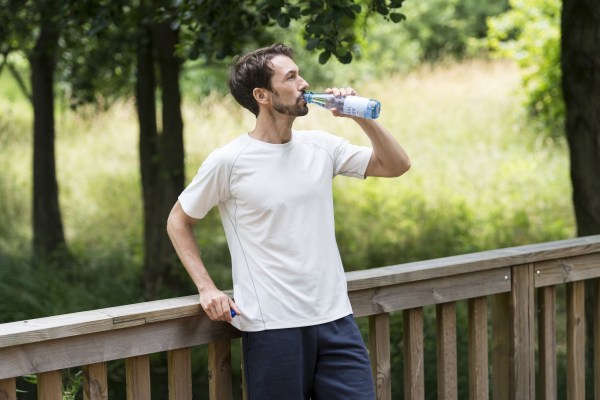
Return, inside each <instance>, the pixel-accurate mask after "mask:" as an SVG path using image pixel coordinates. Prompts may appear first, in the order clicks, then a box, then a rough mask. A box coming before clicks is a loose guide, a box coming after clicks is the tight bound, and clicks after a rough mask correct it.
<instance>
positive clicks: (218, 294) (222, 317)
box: [167, 201, 240, 322]
mask: <svg viewBox="0 0 600 400" xmlns="http://www.w3.org/2000/svg"><path fill="white" fill-rule="evenodd" d="M196 222H198V220H197V219H195V218H192V217H190V216H189V215H187V214H186V213H185V211H183V208H182V207H181V204H180V203H179V201H178V202H177V203H175V206H174V207H173V209H172V210H171V213H170V214H169V218H168V220H167V232H168V234H169V237H170V238H171V242H172V243H173V247H175V251H176V252H177V255H178V256H179V259H180V260H181V262H182V263H183V266H184V267H185V269H186V270H187V272H188V274H189V275H190V277H191V278H192V281H193V282H194V284H195V285H196V288H197V289H198V293H199V294H200V305H201V306H202V309H204V311H205V312H206V315H208V317H209V318H210V319H212V320H214V321H227V322H231V311H230V309H231V308H233V310H234V311H235V312H236V314H240V311H239V310H238V308H237V305H236V304H235V303H234V302H233V300H231V299H230V298H229V296H227V295H226V294H225V293H223V292H222V291H220V290H219V289H217V287H216V286H215V284H214V282H213V280H212V279H211V277H210V275H209V274H208V271H206V268H205V267H204V263H203V262H202V259H201V257H200V250H199V249H198V245H197V244H196V238H195V236H194V231H193V226H194V224H195V223H196Z"/></svg>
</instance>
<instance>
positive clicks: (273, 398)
mask: <svg viewBox="0 0 600 400" xmlns="http://www.w3.org/2000/svg"><path fill="white" fill-rule="evenodd" d="M292 56H293V52H292V49H290V48H289V47H287V46H285V45H282V44H275V45H272V46H270V47H266V48H262V49H258V50H255V51H253V52H251V53H249V54H247V55H245V56H243V57H240V58H237V59H236V60H235V64H234V65H233V67H232V69H231V72H230V77H229V87H230V90H231V93H232V94H233V96H234V97H235V99H236V100H237V101H238V103H240V104H241V105H242V106H243V107H245V108H247V109H248V110H250V111H251V112H252V113H254V114H255V115H256V125H255V126H254V129H253V130H252V131H250V132H249V133H247V134H244V135H242V136H240V137H238V138H237V139H235V140H233V141H232V142H230V143H228V144H227V145H225V146H224V147H222V148H220V149H217V150H215V151H213V152H212V153H211V154H210V155H209V156H208V157H207V159H206V160H205V161H204V163H203V164H202V166H201V167H200V169H199V171H198V174H197V175H196V177H195V178H194V180H193V181H192V183H191V184H190V185H189V186H188V187H187V188H186V189H185V190H184V192H183V193H182V194H181V196H180V197H179V201H178V202H177V203H176V204H175V206H174V207H173V210H172V211H171V215H170V216H169V220H168V223H167V229H168V232H169V236H170V238H171V240H172V242H173V245H174V247H175V249H176V251H177V254H178V255H179V257H180V259H181V261H182V263H183V265H184V266H185V268H186V270H187V271H188V273H189V275H190V276H191V278H192V280H193V281H194V283H195V284H196V286H197V288H198V292H199V294H200V304H201V306H202V308H203V309H204V311H205V312H206V314H207V315H208V317H209V318H210V319H212V320H215V321H227V322H229V323H232V324H233V325H234V326H236V327H237V328H238V329H240V330H242V347H243V356H244V364H245V368H244V371H245V374H246V384H247V390H248V398H249V399H252V400H256V399H260V400H278V399H281V400H294V399H312V400H319V399H326V400H333V399H343V400H351V399H356V400H368V399H374V387H373V380H372V376H371V367H370V363H369V358H368V355H367V351H366V348H365V345H364V342H363V341H362V337H361V335H360V332H359V330H358V328H357V326H356V324H355V322H354V319H353V318H352V309H351V306H350V302H349V300H348V295H347V288H346V280H345V275H344V270H343V266H342V262H341V259H340V255H339V251H338V248H337V244H336V241H335V230H334V220H333V194H332V179H333V178H334V177H335V176H336V175H340V174H341V175H347V176H354V177H358V178H365V177H367V176H380V177H395V176H399V175H402V174H403V173H404V172H406V171H407V170H408V169H409V167H410V162H409V159H408V156H407V155H406V153H405V152H404V150H403V149H402V147H401V146H400V145H399V144H398V143H397V141H396V140H395V139H394V138H393V136H392V135H391V134H390V133H389V132H388V131H387V130H386V129H385V128H383V127H382V126H381V125H380V124H379V123H378V122H376V121H373V120H366V119H361V118H356V117H347V118H351V119H353V120H354V121H355V122H356V123H357V124H358V125H359V126H360V127H361V128H362V130H363V131H364V132H365V134H366V135H367V136H368V137H369V139H370V141H371V144H372V148H370V147H361V146H355V145H352V144H350V143H348V141H347V140H345V139H342V138H339V137H336V136H333V135H330V134H327V133H325V132H321V131H294V130H292V125H293V123H294V120H295V119H296V117H299V116H303V115H306V114H307V113H308V107H307V105H306V102H305V101H304V99H303V97H302V95H303V93H304V91H305V90H306V89H308V86H309V85H308V83H307V82H306V81H305V80H304V79H303V78H302V77H301V76H300V71H299V69H298V66H297V65H296V64H295V62H294V60H293V58H292ZM327 92H329V93H332V94H334V95H336V96H347V95H355V94H356V92H355V91H354V89H352V88H346V89H337V88H332V89H327ZM332 113H333V114H334V115H335V116H342V115H341V114H339V113H337V112H336V111H333V110H332ZM214 206H218V207H219V212H220V215H221V220H222V222H223V226H224V229H225V234H226V236H227V243H228V246H229V249H230V252H231V258H232V274H233V289H234V298H235V301H234V300H233V299H231V298H229V297H228V296H227V295H225V294H224V293H223V292H222V291H221V290H220V289H218V288H217V287H216V286H215V284H214V283H213V281H212V280H211V278H210V276H209V274H208V273H207V271H206V269H205V267H204V264H203V263H202V260H201V257H200V252H199V249H198V247H197V244H196V241H195V238H194V234H193V231H192V226H193V225H194V224H195V223H196V222H197V221H198V220H200V219H202V218H203V217H204V216H205V215H206V213H207V212H208V211H209V210H210V209H211V208H212V207H214ZM231 310H233V311H234V312H235V314H237V315H236V316H235V317H232V314H231Z"/></svg>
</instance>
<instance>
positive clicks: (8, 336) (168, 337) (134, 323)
mask: <svg viewBox="0 0 600 400" xmlns="http://www.w3.org/2000/svg"><path fill="white" fill-rule="evenodd" d="M346 276H347V280H348V292H349V296H350V300H351V302H352V306H353V310H354V315H355V317H357V318H358V317H367V316H368V317H370V326H371V331H370V334H369V336H370V345H369V346H370V348H371V355H372V357H373V359H374V362H373V369H374V376H375V377H376V379H377V385H378V398H379V399H388V398H390V397H391V391H390V389H389V388H390V385H391V382H392V381H393V380H394V379H393V378H392V376H391V375H390V374H391V372H390V360H389V352H390V343H389V321H390V319H389V317H387V316H388V313H390V312H394V311H402V312H403V313H404V320H405V324H406V325H407V326H408V327H409V328H410V329H408V330H406V327H405V343H406V344H407V345H408V346H411V348H409V349H405V358H406V357H408V358H406V360H405V368H408V372H407V371H405V381H406V380H409V381H408V382H405V385H404V387H405V388H407V387H409V388H410V390H414V391H413V392H410V393H405V394H410V396H411V398H421V397H422V396H423V393H424V388H420V387H421V386H422V378H423V371H422V369H420V368H422V365H421V366H418V362H419V359H418V358H419V357H422V333H421V334H419V331H420V330H421V331H422V329H423V326H422V322H419V315H422V311H420V310H421V309H422V307H424V306H428V305H439V307H438V309H437V315H438V317H437V318H438V320H439V322H438V331H441V332H438V335H439V336H438V346H445V347H446V348H448V347H450V350H451V348H452V346H455V343H456V338H452V336H451V335H452V329H453V327H454V331H456V329H455V325H456V321H455V320H453V319H452V317H451V315H452V313H454V312H455V311H454V310H455V307H454V303H455V302H456V301H461V300H466V301H468V302H469V324H470V327H469V332H470V333H469V339H470V340H472V341H473V343H474V344H476V345H477V346H478V347H476V350H475V352H474V353H473V354H472V355H471V354H470V355H469V361H470V366H471V365H472V371H471V367H470V371H471V372H470V374H472V376H471V378H470V382H471V383H472V384H473V385H474V386H473V387H472V388H471V389H470V390H471V396H472V397H473V396H475V397H477V398H480V396H481V395H482V394H483V393H487V392H488V383H487V371H488V365H487V364H488V359H487V346H488V344H487V329H488V328H487V311H486V309H487V306H486V303H487V301H486V299H487V298H489V296H492V297H491V298H493V299H498V301H494V302H493V303H492V309H491V310H492V312H491V313H492V315H493V317H492V318H493V322H492V330H493V331H492V336H495V337H499V338H501V339H497V342H494V344H493V346H498V349H500V350H504V351H508V353H507V354H510V356H511V357H512V359H513V360H514V365H508V364H507V363H509V361H507V360H504V359H503V356H498V354H500V353H501V351H500V350H498V349H496V348H495V347H494V348H492V360H491V363H492V364H493V365H497V367H496V368H495V369H494V371H500V372H498V373H497V374H495V376H494V377H493V380H494V379H496V381H492V384H491V388H492V392H496V391H499V390H501V389H499V388H504V389H506V388H508V387H510V396H508V397H507V398H512V397H514V396H513V395H514V394H515V393H521V394H523V393H526V394H527V395H526V397H524V398H529V397H527V396H531V395H532V394H535V382H534V381H535V379H534V377H535V375H534V372H533V371H534V368H535V363H534V360H533V357H534V348H535V345H534V340H535V337H534V332H535V329H534V327H535V318H536V315H535V308H534V294H535V293H534V291H535V290H538V289H539V290H542V292H540V293H541V294H542V295H543V296H540V299H541V300H540V302H543V303H541V304H543V305H544V313H543V314H541V315H540V326H543V327H544V331H543V332H541V333H540V346H541V345H543V346H545V347H542V348H541V349H542V350H544V352H541V350H540V352H541V354H542V356H540V359H541V360H542V361H543V362H544V364H543V365H542V367H543V368H542V369H541V370H542V371H546V372H544V375H543V377H542V378H543V379H544V381H543V384H544V385H545V386H544V387H543V388H541V389H540V392H543V393H547V391H552V390H554V392H555V391H556V385H555V384H554V386H553V382H552V380H553V379H554V380H555V378H553V376H552V374H555V370H556V362H555V358H554V359H553V358H552V357H553V356H552V351H554V352H555V349H554V350H553V349H551V347H550V346H552V343H553V336H552V335H551V334H550V333H549V332H546V331H548V330H551V329H552V328H551V327H552V324H553V323H555V322H554V319H553V316H552V313H553V312H555V307H554V306H553V302H552V301H553V300H552V299H553V297H552V296H553V295H552V293H553V292H552V290H553V288H554V287H555V286H556V285H560V284H564V283H567V284H568V285H570V286H569V296H568V299H569V301H570V303H569V304H570V308H569V309H568V312H569V314H568V315H567V318H568V319H569V321H571V322H570V324H571V325H572V326H570V328H569V329H571V332H572V335H571V336H569V337H570V338H571V339H570V340H571V344H570V346H571V348H573V349H575V351H577V352H578V353H576V354H579V352H580V351H581V349H582V347H581V341H582V339H581V338H582V337H583V336H582V335H583V334H582V332H583V330H581V329H582V328H581V327H580V326H579V325H580V322H581V319H580V314H582V311H581V307H582V305H581V304H580V303H581V301H582V296H583V291H584V289H583V285H580V284H579V283H582V282H583V281H584V280H589V279H595V278H598V277H600V235H597V236H589V237H583V238H577V239H569V240H562V241H556V242H548V243H540V244H533V245H526V246H519V247H512V248H506V249H498V250H491V251H484V252H478V253H472V254H466V255H460V256H453V257H446V258H440V259H435V260H427V261H419V262H413V263H407V264H401V265H393V266H388V267H382V268H377V269H370V270H362V271H355V272H349V273H347V274H346ZM571 284H572V285H571ZM553 307H554V308H553ZM599 308H600V306H599ZM542 317H543V318H542ZM421 318H422V317H421ZM599 318H600V317H599ZM597 322H598V321H594V323H597ZM578 324H579V325H578ZM506 326H510V327H512V328H510V329H507V328H506ZM386 329H387V330H386ZM511 329H512V331H511ZM407 331H408V332H407ZM239 335H240V334H239V332H238V331H237V330H235V329H234V328H232V327H231V326H230V325H228V324H225V323H218V322H213V321H210V320H209V319H208V318H207V317H206V316H205V315H204V313H203V312H202V310H201V308H200V306H199V305H198V296H197V295H194V296H186V297H180V298H174V299H167V300H159V301H153V302H146V303H139V304H132V305H125V306H119V307H111V308H105V309H99V310H93V311H84V312H79V313H73V314H65V315H59V316H53V317H46V318H39V319H32V320H26V321H17V322H11V323H6V324H0V399H2V400H4V399H5V398H6V399H13V398H14V397H10V396H9V397H3V393H10V392H11V391H12V390H13V387H14V378H15V377H18V376H22V375H26V374H41V375H40V377H41V380H40V382H41V383H42V382H43V383H44V385H45V386H44V387H47V388H49V389H44V390H48V393H54V392H55V391H56V385H57V375H56V374H55V373H54V372H55V371H60V370H62V369H65V368H70V367H77V366H86V369H85V370H86V371H92V372H90V374H95V375H93V376H94V377H96V376H99V379H100V381H101V382H103V381H102V379H104V380H105V377H104V378H102V374H103V372H102V371H104V374H105V373H106V372H105V371H106V368H105V365H104V363H106V362H108V361H112V360H117V359H127V360H128V363H127V365H128V366H129V367H128V368H130V369H128V377H129V376H131V379H132V380H134V379H135V382H137V384H138V385H139V384H142V386H143V385H146V384H147V382H146V381H144V377H145V374H146V372H145V368H146V359H145V358H144V357H145V356H147V355H149V354H152V353H157V352H170V353H169V355H170V357H169V360H170V362H171V361H172V363H173V368H178V369H180V370H184V371H187V370H186V368H185V364H186V362H188V361H186V360H188V359H189V354H187V353H186V352H185V351H186V350H185V349H189V348H190V347H193V346H199V345H208V344H210V354H211V356H212V361H211V362H214V363H215V364H214V365H213V366H212V368H213V369H214V373H213V374H212V375H214V376H211V379H212V380H213V381H214V382H218V384H217V383H215V384H214V385H213V387H212V389H211V396H212V397H211V398H214V399H229V398H230V397H231V394H230V393H231V388H229V394H227V391H226V390H224V389H218V388H219V387H221V388H222V387H223V385H224V382H227V381H228V380H227V379H228V378H227V375H228V374H230V372H228V371H230V369H231V366H230V365H229V366H227V360H228V357H230V353H228V352H229V351H230V349H229V347H228V345H227V343H228V342H229V341H230V340H231V339H234V338H237V337H239ZM406 335H408V336H406ZM449 335H450V336H449ZM471 336H472V337H471ZM507 337H509V338H510V339H508V340H507V339H506V338H507ZM382 340H387V341H388V343H382V342H381V341H382ZM419 346H420V347H421V348H420V349H419ZM503 346H504V347H503ZM419 352H421V353H419ZM454 352H456V350H454ZM482 352H485V353H486V356H485V357H483V354H482ZM438 354H439V352H438ZM447 354H448V353H444V357H446V356H447ZM449 354H450V359H448V357H446V360H445V361H444V366H448V365H450V367H451V368H450V370H448V371H445V372H444V371H442V372H440V371H439V370H438V380H440V379H441V380H442V381H441V382H440V383H439V384H438V386H439V387H440V390H443V391H444V393H450V395H446V396H450V397H449V398H452V395H451V394H452V393H455V389H453V386H455V385H456V371H455V370H454V371H452V365H454V367H453V368H456V367H455V365H456V363H455V361H453V360H452V357H455V356H452V352H451V351H450V353H449ZM48 355H51V356H48ZM444 357H442V358H444ZM507 357H508V356H507ZM554 357H555V353H554ZM599 357H600V356H599ZM421 361H422V360H421ZM540 362H541V361H540ZM553 362H554V364H552V363H553ZM569 362H570V363H572V364H573V371H575V372H573V374H574V376H572V377H570V378H569V380H570V382H573V381H576V382H578V383H577V384H573V385H575V386H576V387H572V388H571V390H573V393H574V394H575V395H580V392H579V391H580V390H581V382H580V381H581V376H580V375H582V373H580V372H578V371H579V369H578V368H576V367H581V366H582V364H580V363H581V362H583V361H582V360H577V359H573V360H569ZM413 363H415V364H414V365H413ZM103 365H104V369H103V367H102V366H103ZM507 365H508V366H507ZM570 365H571V364H570ZM599 365H600V364H599ZM209 368H211V366H209ZM228 368H229V370H228ZM411 368H416V369H411ZM599 369H600V368H599ZM97 371H100V372H97ZM501 371H506V372H501ZM187 373H188V372H185V373H184V374H183V375H184V376H185V375H186V374H187ZM175 376H179V375H173V377H174V379H173V382H174V383H172V385H188V384H189V381H188V380H186V379H183V380H181V381H178V379H175ZM475 378H477V379H475ZM229 379H230V378H229ZM396 379H397V378H396ZM498 379H500V380H501V381H502V382H500V383H498V381H497V380H498ZM547 380H549V381H550V382H546V381H547ZM453 381H454V382H453ZM132 382H133V381H132ZM170 382H171V379H170ZM101 385H102V383H101ZM104 385H106V383H104ZM136 387H137V386H132V387H131V390H134V391H135V390H147V387H146V386H143V388H141V386H140V387H137V389H136ZM128 388H129V386H128ZM128 390H129V389H128ZM98 392H99V393H104V395H103V394H100V395H98V396H97V397H94V396H92V397H87V398H105V397H103V396H105V393H106V390H104V391H102V390H99V391H98ZM136 393H137V392H136ZM172 393H173V395H172V398H187V396H188V394H187V393H189V391H188V390H187V389H186V390H183V391H182V390H175V389H173V391H172ZM182 393H183V394H182ZM7 396H8V394H7ZM51 396H52V395H51ZM131 396H134V394H131ZM136 396H139V394H137V395H136ZM498 396H499V398H503V397H502V396H501V395H498ZM547 396H548V397H546V398H552V397H551V396H550V395H547ZM49 398H53V397H49ZM134 398H136V400H137V398H138V397H134ZM446 398H448V397H446Z"/></svg>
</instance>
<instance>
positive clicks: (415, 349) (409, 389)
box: [403, 307, 425, 400]
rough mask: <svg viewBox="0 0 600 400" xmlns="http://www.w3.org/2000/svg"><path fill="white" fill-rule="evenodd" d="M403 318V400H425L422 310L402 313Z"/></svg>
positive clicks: (412, 309) (418, 308)
mask: <svg viewBox="0 0 600 400" xmlns="http://www.w3.org/2000/svg"><path fill="white" fill-rule="evenodd" d="M403 318H404V398H405V399H411V400H423V399H425V366H424V365H423V364H424V360H423V308H422V307H417V308H411V309H408V310H404V311H403Z"/></svg>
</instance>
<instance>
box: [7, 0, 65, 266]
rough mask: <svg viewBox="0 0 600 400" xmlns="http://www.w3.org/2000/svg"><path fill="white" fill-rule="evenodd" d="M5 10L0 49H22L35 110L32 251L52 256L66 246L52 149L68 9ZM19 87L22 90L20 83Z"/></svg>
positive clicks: (11, 6) (15, 6)
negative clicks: (62, 33) (56, 86)
mask: <svg viewBox="0 0 600 400" xmlns="http://www.w3.org/2000/svg"><path fill="white" fill-rule="evenodd" d="M1 8H2V10H3V11H2V14H1V17H2V18H1V21H0V24H1V25H2V28H1V29H2V31H3V32H0V47H1V48H2V54H3V55H4V58H5V59H6V57H7V56H8V54H9V53H11V52H13V51H21V52H23V53H24V54H25V56H26V57H27V59H28V60H29V63H30V70H31V80H30V82H31V95H29V94H27V97H28V98H30V100H31V103H32V107H33V114H34V117H33V137H34V140H33V143H34V145H33V196H32V199H33V202H32V206H33V207H32V210H33V212H32V219H33V252H34V254H36V255H38V256H49V255H53V254H56V253H57V252H60V251H64V250H66V240H65V235H64V229H63V224H62V215H61V211H60V207H59V202H58V182H57V179H56V165H55V150H54V137H55V124H54V73H55V68H56V63H57V59H58V56H59V36H60V32H59V26H60V21H61V20H62V18H63V14H62V13H63V11H64V8H63V7H62V6H60V5H57V4H54V2H52V1H49V0H38V1H32V2H26V1H9V2H7V3H6V4H2V7H1ZM13 73H14V72H13ZM15 76H18V75H16V73H15ZM21 87H22V88H23V89H24V84H23V82H22V81H21Z"/></svg>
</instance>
